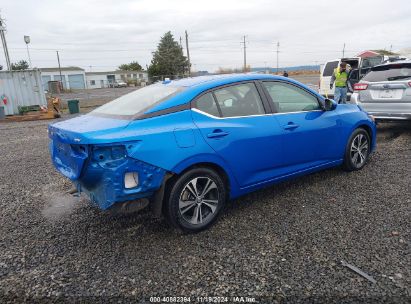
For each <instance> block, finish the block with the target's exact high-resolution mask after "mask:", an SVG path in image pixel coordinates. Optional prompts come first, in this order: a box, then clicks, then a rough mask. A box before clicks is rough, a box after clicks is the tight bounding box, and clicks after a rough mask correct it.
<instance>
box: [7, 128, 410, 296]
mask: <svg viewBox="0 0 411 304" xmlns="http://www.w3.org/2000/svg"><path fill="white" fill-rule="evenodd" d="M46 124H47V123H46V122H26V123H7V124H4V123H3V124H0V132H1V135H2V136H1V137H0V155H1V157H0V168H1V169H0V208H1V209H0V210H1V211H0V222H1V225H0V248H1V250H0V302H2V303H5V302H9V301H10V302H12V301H14V302H22V301H26V302H30V303H32V302H33V300H35V299H38V300H44V299H45V297H48V299H49V301H55V300H66V301H80V300H84V301H95V300H98V301H109V300H111V301H113V302H114V301H118V300H122V301H130V302H131V301H138V302H147V303H148V302H149V300H150V296H186V297H191V302H196V301H197V300H198V299H197V296H227V297H229V298H228V301H229V302H232V300H233V298H231V297H232V296H248V297H253V298H254V299H255V300H256V301H259V302H260V303H264V302H271V301H272V300H276V301H280V302H293V303H295V302H313V301H315V302H326V303H330V302H339V303H342V302H369V303H376V302H381V303H382V302H384V303H409V302H410V300H411V251H410V240H411V238H410V236H411V230H410V228H411V227H410V211H411V210H410V209H411V191H410V184H411V126H410V125H409V124H408V125H394V124H385V125H380V127H379V134H378V149H377V151H376V153H375V154H374V155H373V156H372V158H371V160H370V162H369V164H368V165H367V166H366V167H365V168H364V169H363V170H362V171H360V172H354V173H346V172H343V171H341V170H340V169H332V170H327V171H324V172H320V173H316V174H312V175H310V176H306V177H303V178H299V179H296V180H293V181H290V182H287V183H283V184H280V185H276V186H273V187H270V188H267V189H265V190H262V191H259V192H256V193H253V194H251V195H247V196H245V197H242V198H240V199H237V200H235V201H233V202H231V203H230V204H229V205H228V207H227V209H226V210H225V212H224V215H223V216H222V217H221V218H220V220H219V221H218V223H217V224H216V225H215V226H213V227H212V228H211V229H210V230H208V231H205V232H203V233H200V234H196V235H181V234H178V233H176V232H174V231H172V230H170V229H169V228H168V226H167V225H166V224H165V223H164V222H163V221H161V220H153V219H152V218H151V217H150V214H149V213H147V212H146V213H142V214H138V215H133V216H130V215H129V216H116V217H114V216H111V215H109V214H107V213H103V212H101V211H99V210H97V209H95V208H93V207H91V206H90V205H89V204H88V202H87V200H85V199H75V198H73V197H71V196H68V195H65V194H64V192H65V191H67V190H68V189H69V188H70V183H69V182H68V181H67V180H66V179H64V178H63V177H62V176H61V175H60V174H58V173H57V172H56V171H55V170H54V169H53V167H52V165H51V162H50V160H49V154H48V149H47V143H48V139H47V132H46ZM341 260H344V261H346V262H348V263H351V264H353V265H355V266H357V267H359V268H360V269H361V270H363V271H364V272H366V273H368V274H369V275H371V276H372V277H373V278H374V279H375V280H376V283H375V284H373V283H371V282H369V281H368V280H366V279H364V278H363V277H361V276H359V275H358V274H356V273H355V272H353V271H350V270H349V269H348V268H346V267H344V266H342V265H341ZM222 300H225V299H224V298H222Z"/></svg>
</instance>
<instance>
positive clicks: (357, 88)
mask: <svg viewBox="0 0 411 304" xmlns="http://www.w3.org/2000/svg"><path fill="white" fill-rule="evenodd" d="M367 88H368V84H366V83H356V84H354V91H363V90H366V89H367Z"/></svg>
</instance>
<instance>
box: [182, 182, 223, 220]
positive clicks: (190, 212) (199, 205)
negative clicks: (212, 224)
mask: <svg viewBox="0 0 411 304" xmlns="http://www.w3.org/2000/svg"><path fill="white" fill-rule="evenodd" d="M219 196H220V195H219V189H218V187H217V184H216V183H215V182H214V181H213V180H212V179H211V178H209V177H196V178H193V179H192V180H190V181H189V182H188V183H187V184H186V185H185V186H184V188H183V190H182V191H181V194H180V198H179V203H178V206H179V211H180V214H181V216H182V218H183V219H184V220H185V221H187V222H189V223H190V224H192V225H201V224H204V223H207V222H209V221H210V220H211V219H213V218H214V217H215V215H216V210H217V206H218V204H219Z"/></svg>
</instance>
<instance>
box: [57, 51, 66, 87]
mask: <svg viewBox="0 0 411 304" xmlns="http://www.w3.org/2000/svg"><path fill="white" fill-rule="evenodd" d="M56 53H57V62H58V63H59V73H60V82H61V86H62V88H63V89H64V83H63V76H62V75H61V66H60V56H59V51H56Z"/></svg>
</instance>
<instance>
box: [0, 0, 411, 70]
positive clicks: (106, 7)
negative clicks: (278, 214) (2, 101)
mask: <svg viewBox="0 0 411 304" xmlns="http://www.w3.org/2000/svg"><path fill="white" fill-rule="evenodd" d="M0 14H1V17H2V18H3V19H4V20H5V23H6V26H7V32H6V40H7V44H8V48H9V53H10V58H11V61H12V62H16V61H19V60H22V59H23V60H27V59H28V55H27V50H26V44H25V43H24V39H23V37H24V35H29V36H30V38H31V43H30V44H29V50H30V57H31V62H32V66H33V67H56V66H57V56H56V51H57V50H58V51H59V54H60V60H61V65H62V66H80V67H82V68H84V69H85V70H86V71H110V70H115V69H116V68H117V67H118V66H119V65H120V64H122V63H129V62H131V61H138V62H139V63H140V64H141V65H142V66H143V67H144V68H145V67H146V65H149V64H150V61H151V59H152V52H154V51H155V49H156V47H157V44H158V42H159V40H160V37H161V36H162V35H163V34H164V33H165V32H167V31H171V33H172V34H173V35H174V37H175V39H176V40H177V41H179V40H180V37H182V39H183V46H184V52H186V50H185V34H184V32H185V30H187V32H188V36H189V37H188V39H189V50H190V57H191V63H192V69H193V70H195V71H198V70H207V71H210V72H213V71H216V70H217V69H218V68H219V67H222V68H241V67H242V66H243V48H242V46H243V44H241V42H242V41H243V36H246V51H247V64H249V65H250V66H251V67H264V66H270V67H276V66H277V52H276V51H277V43H279V44H280V46H279V49H278V50H279V52H278V60H279V66H280V67H286V66H296V65H314V64H321V63H324V62H325V61H327V60H330V59H335V58H340V57H342V54H343V48H344V44H345V56H354V55H356V54H357V53H358V52H360V51H362V50H366V49H387V50H390V49H392V50H393V51H399V50H403V49H406V48H410V47H411V35H410V29H411V17H410V16H411V2H410V0H391V1H387V0H383V1H381V0H373V1H372V0H357V1H354V0H346V1H342V2H341V1H330V0H328V1H326V0H310V1H304V0H287V1H275V0H272V1H268V0H245V1H244V0H237V1H234V0H218V1H216V0H208V1H195V0H192V1H187V0H173V1H166V0H118V1H113V0H110V1H107V0H98V1H95V0H82V1H81V0H70V1H68V0H58V1H56V0H51V1H49V0H42V1H40V0H37V1H34V0H1V2H0ZM0 47H1V46H0ZM0 64H1V65H3V66H4V67H5V66H6V63H5V57H4V52H3V50H0Z"/></svg>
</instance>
